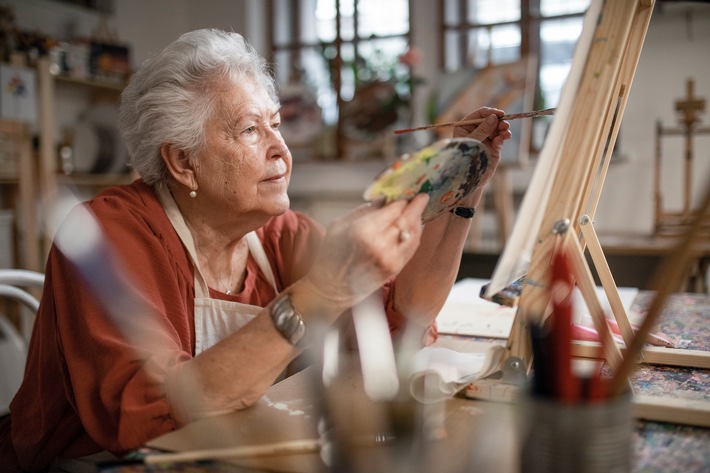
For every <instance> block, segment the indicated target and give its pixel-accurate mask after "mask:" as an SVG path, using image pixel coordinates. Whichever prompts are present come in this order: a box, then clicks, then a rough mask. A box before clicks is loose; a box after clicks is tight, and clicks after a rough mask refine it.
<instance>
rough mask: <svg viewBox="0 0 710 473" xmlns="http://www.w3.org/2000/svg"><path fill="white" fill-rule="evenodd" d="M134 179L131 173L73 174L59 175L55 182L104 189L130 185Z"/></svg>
mask: <svg viewBox="0 0 710 473" xmlns="http://www.w3.org/2000/svg"><path fill="white" fill-rule="evenodd" d="M135 179H136V176H135V175H134V174H132V173H121V174H88V173H73V174H59V175H58V176H57V180H58V181H59V183H61V184H73V185H77V186H95V187H106V186H113V185H120V184H130V183H131V182H133V181H134V180H135Z"/></svg>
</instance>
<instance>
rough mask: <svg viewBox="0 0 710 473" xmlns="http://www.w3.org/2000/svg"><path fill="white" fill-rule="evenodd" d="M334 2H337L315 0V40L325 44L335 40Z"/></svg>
mask: <svg viewBox="0 0 710 473" xmlns="http://www.w3.org/2000/svg"><path fill="white" fill-rule="evenodd" d="M336 1H337V0H316V8H315V33H316V37H317V38H319V39H321V40H322V41H325V42H330V41H334V40H335V2H336ZM306 11H311V9H307V10H306ZM304 16H308V15H304Z"/></svg>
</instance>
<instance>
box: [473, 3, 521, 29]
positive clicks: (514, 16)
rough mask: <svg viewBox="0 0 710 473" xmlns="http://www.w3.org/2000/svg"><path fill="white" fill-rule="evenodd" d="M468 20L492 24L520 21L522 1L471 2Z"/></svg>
mask: <svg viewBox="0 0 710 473" xmlns="http://www.w3.org/2000/svg"><path fill="white" fill-rule="evenodd" d="M468 12H469V13H468V20H469V22H471V23H478V24H491V23H502V22H506V21H517V20H520V0H469V2H468Z"/></svg>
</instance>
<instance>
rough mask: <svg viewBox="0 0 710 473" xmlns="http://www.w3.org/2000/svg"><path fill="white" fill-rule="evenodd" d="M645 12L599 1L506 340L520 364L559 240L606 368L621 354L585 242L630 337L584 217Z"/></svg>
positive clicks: (610, 141)
mask: <svg viewBox="0 0 710 473" xmlns="http://www.w3.org/2000/svg"><path fill="white" fill-rule="evenodd" d="M652 11H653V1H628V0H610V1H607V2H605V3H604V5H603V7H602V10H601V13H600V16H599V19H598V23H597V26H596V29H595V31H594V38H593V40H592V44H591V46H590V49H589V52H588V54H587V61H586V63H585V68H584V71H583V74H582V77H581V80H580V82H579V86H578V88H577V93H576V97H575V101H574V104H573V105H572V110H571V113H570V115H569V120H568V123H567V126H566V130H565V133H564V135H565V136H564V141H563V143H562V144H561V146H560V151H559V153H560V154H559V166H558V169H557V172H556V174H555V179H554V181H553V186H552V189H551V193H550V198H549V200H548V203H547V206H546V208H545V212H544V214H543V218H542V223H541V225H540V228H539V231H538V238H537V240H536V241H537V245H536V246H535V247H534V249H533V253H532V258H531V262H530V266H529V269H528V273H527V277H526V281H527V282H526V284H525V286H524V288H523V291H522V294H521V298H520V303H519V307H518V312H517V315H516V320H515V322H514V324H513V330H512V332H511V335H510V337H509V339H508V349H509V352H510V356H513V357H517V358H520V359H521V360H525V362H526V363H528V364H529V361H530V359H531V354H530V341H529V334H528V331H527V324H528V323H530V322H536V323H539V322H542V321H543V320H544V319H545V318H546V317H547V315H548V307H547V306H548V302H549V295H548V293H547V286H548V285H547V279H548V272H549V262H550V260H551V258H552V255H553V252H554V250H555V248H557V247H563V248H564V249H565V251H566V252H567V253H568V254H569V255H570V257H571V259H572V262H573V270H574V272H575V277H576V281H577V285H578V286H579V289H580V292H581V294H582V296H583V298H584V301H585V302H586V304H587V306H588V307H589V309H590V313H591V314H592V319H593V321H594V324H595V328H596V329H597V331H598V332H599V334H600V338H601V340H602V345H603V346H604V347H605V348H604V350H605V351H604V354H605V357H606V359H607V361H608V362H609V364H610V365H611V366H612V368H613V367H614V366H615V365H616V364H617V363H618V362H619V360H620V359H621V354H620V352H619V348H618V347H617V345H616V344H615V343H614V342H613V337H612V336H611V333H610V330H609V328H608V326H607V324H606V322H605V320H604V316H603V309H602V307H601V304H600V303H599V300H598V298H597V296H596V288H595V284H594V278H593V276H592V273H591V270H590V268H589V267H588V265H587V263H586V260H585V257H584V250H585V245H586V246H588V247H589V251H590V254H591V256H592V261H593V263H594V265H595V267H596V268H597V272H598V274H599V278H600V280H601V282H602V286H603V287H604V290H605V292H606V295H607V297H608V298H609V303H610V306H611V308H612V311H613V313H614V317H615V318H616V320H617V323H618V324H619V327H620V328H621V332H622V336H623V338H624V340H625V341H626V343H630V342H631V340H632V338H633V329H632V328H631V325H630V323H629V321H628V318H627V316H626V312H625V310H624V307H623V304H622V302H621V298H620V297H619V293H618V290H617V288H616V284H615V282H614V279H613V277H612V275H611V272H610V270H609V267H608V265H607V263H606V259H605V257H604V254H603V251H602V249H601V245H600V243H599V239H598V238H597V235H596V232H595V231H594V227H593V226H592V225H591V223H592V222H593V219H594V213H595V211H596V207H597V204H598V201H599V196H600V193H601V188H602V185H603V183H604V178H605V176H606V172H607V169H608V166H609V161H610V158H611V153H612V150H613V148H614V143H615V142H616V138H617V136H618V132H619V125H620V123H621V117H622V116H623V112H624V108H625V106H626V102H627V100H628V95H629V91H630V88H631V82H632V81H633V76H634V73H635V71H636V65H637V63H638V58H639V56H640V53H641V48H642V46H643V41H644V38H645V35H646V31H647V29H648V24H649V21H650V18H651V13H652ZM556 118H557V117H556Z"/></svg>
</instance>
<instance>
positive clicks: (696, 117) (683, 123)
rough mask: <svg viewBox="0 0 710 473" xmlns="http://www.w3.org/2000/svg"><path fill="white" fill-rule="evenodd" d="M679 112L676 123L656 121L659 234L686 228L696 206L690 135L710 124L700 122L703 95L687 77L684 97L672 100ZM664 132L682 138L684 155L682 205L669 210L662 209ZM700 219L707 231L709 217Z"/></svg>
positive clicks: (709, 131)
mask: <svg viewBox="0 0 710 473" xmlns="http://www.w3.org/2000/svg"><path fill="white" fill-rule="evenodd" d="M675 108H676V111H677V112H679V115H680V117H679V118H680V120H679V121H680V126H679V127H663V126H662V125H661V123H660V121H659V122H658V123H657V124H656V156H655V163H654V164H655V167H654V171H655V172H654V195H655V225H654V227H655V234H656V235H658V236H678V234H679V233H680V232H681V231H683V230H686V229H687V228H688V226H689V225H690V224H691V223H692V221H693V219H694V218H695V217H696V214H697V209H693V208H692V207H691V202H690V201H691V196H692V187H693V186H692V182H693V179H692V177H693V138H694V137H695V136H698V135H707V134H710V127H701V126H700V121H701V120H700V115H701V113H702V112H704V111H705V99H702V98H699V97H696V96H695V95H694V82H693V80H692V79H688V82H687V84H686V97H685V99H682V100H678V101H677V102H676V103H675ZM665 136H682V137H684V138H685V140H684V153H683V154H684V156H683V161H684V163H683V168H684V169H683V208H682V210H681V211H680V212H670V211H667V210H664V209H663V196H662V193H661V155H662V146H661V138H663V137H665ZM701 223H702V232H703V233H704V234H705V235H706V236H707V235H708V234H710V233H709V232H710V218H708V219H706V220H705V221H703V222H701Z"/></svg>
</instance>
